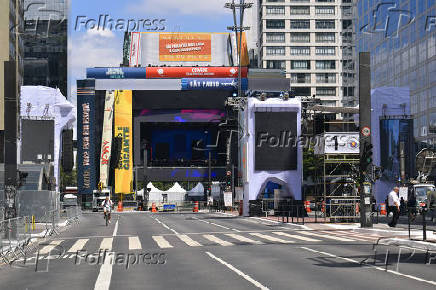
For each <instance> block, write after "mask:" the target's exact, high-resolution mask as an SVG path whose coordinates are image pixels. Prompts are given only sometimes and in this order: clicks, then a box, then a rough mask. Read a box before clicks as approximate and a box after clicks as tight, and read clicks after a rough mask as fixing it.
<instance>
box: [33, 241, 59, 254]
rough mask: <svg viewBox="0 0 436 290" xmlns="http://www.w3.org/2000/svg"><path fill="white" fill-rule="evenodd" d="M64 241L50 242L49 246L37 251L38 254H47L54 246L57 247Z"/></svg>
mask: <svg viewBox="0 0 436 290" xmlns="http://www.w3.org/2000/svg"><path fill="white" fill-rule="evenodd" d="M63 241H64V240H55V241H51V242H50V244H48V245H47V246H45V247H44V248H42V249H41V250H39V254H48V253H50V252H51V251H52V250H53V249H54V248H55V247H56V246H59V245H60V244H61V243H62V242H63Z"/></svg>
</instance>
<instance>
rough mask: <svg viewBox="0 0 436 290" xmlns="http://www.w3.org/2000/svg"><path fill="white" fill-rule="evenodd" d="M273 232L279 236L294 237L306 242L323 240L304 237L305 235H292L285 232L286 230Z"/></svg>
mask: <svg viewBox="0 0 436 290" xmlns="http://www.w3.org/2000/svg"><path fill="white" fill-rule="evenodd" d="M273 234H276V235H279V236H284V237H289V238H292V239H297V240H302V241H306V242H321V240H317V239H312V238H309V237H303V236H299V235H290V234H288V233H284V232H273Z"/></svg>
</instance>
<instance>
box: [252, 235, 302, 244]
mask: <svg viewBox="0 0 436 290" xmlns="http://www.w3.org/2000/svg"><path fill="white" fill-rule="evenodd" d="M250 235H252V236H256V237H259V238H262V239H265V240H268V241H271V242H277V243H282V244H292V243H294V242H293V241H287V240H283V239H280V238H276V237H272V236H268V235H264V234H261V233H250Z"/></svg>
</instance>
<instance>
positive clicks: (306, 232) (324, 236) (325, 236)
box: [299, 231, 356, 242]
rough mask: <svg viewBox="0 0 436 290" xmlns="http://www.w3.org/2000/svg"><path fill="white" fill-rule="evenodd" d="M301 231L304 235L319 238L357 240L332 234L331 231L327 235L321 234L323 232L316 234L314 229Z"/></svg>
mask: <svg viewBox="0 0 436 290" xmlns="http://www.w3.org/2000/svg"><path fill="white" fill-rule="evenodd" d="M299 233H300V234H303V235H308V236H315V237H319V238H324V239H330V240H336V241H341V242H355V241H356V240H352V239H348V238H342V237H337V236H332V235H331V233H327V235H326V234H321V233H319V234H315V233H313V232H312V231H300V232H299Z"/></svg>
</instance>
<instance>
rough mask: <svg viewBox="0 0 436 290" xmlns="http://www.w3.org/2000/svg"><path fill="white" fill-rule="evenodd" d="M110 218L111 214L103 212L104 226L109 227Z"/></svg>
mask: <svg viewBox="0 0 436 290" xmlns="http://www.w3.org/2000/svg"><path fill="white" fill-rule="evenodd" d="M110 217H111V213H110V212H108V211H105V212H104V219H105V221H106V226H108V225H109V221H110Z"/></svg>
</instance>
